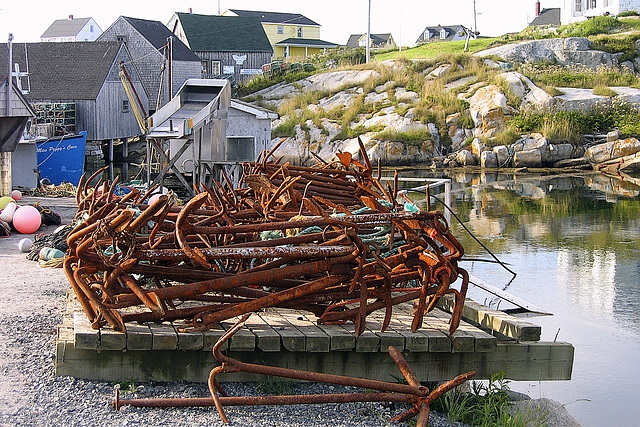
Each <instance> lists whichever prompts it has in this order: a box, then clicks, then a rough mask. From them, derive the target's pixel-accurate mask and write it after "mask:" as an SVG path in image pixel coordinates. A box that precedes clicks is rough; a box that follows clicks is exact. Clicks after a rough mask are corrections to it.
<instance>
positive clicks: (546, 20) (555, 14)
mask: <svg viewBox="0 0 640 427" xmlns="http://www.w3.org/2000/svg"><path fill="white" fill-rule="evenodd" d="M530 25H531V26H536V27H537V26H549V27H559V26H560V8H559V7H553V8H547V9H543V10H542V12H540V13H539V14H538V16H536V18H535V19H534V20H533V21H532V22H531V24H530Z"/></svg>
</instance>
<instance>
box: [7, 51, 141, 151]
mask: <svg viewBox="0 0 640 427" xmlns="http://www.w3.org/2000/svg"><path fill="white" fill-rule="evenodd" d="M6 46H7V45H6V44H3V45H0V69H6V67H7V64H6V59H4V58H6V56H7V55H6V52H7V51H6V49H7V47H6ZM26 58H28V61H27V60H26ZM13 62H14V66H16V64H17V66H18V67H19V69H20V70H25V71H28V74H29V76H28V80H23V81H22V83H21V86H22V90H23V92H25V96H26V97H27V99H28V100H29V101H30V103H31V105H32V106H33V107H34V110H35V113H36V117H35V119H34V121H33V125H34V126H36V127H37V125H51V124H52V125H53V127H54V133H55V134H58V135H61V134H73V133H78V132H80V131H86V132H87V140H94V141H96V140H100V141H106V140H114V139H120V138H130V137H134V136H137V135H139V134H140V128H139V127H138V123H137V121H136V118H135V117H134V113H133V110H132V106H131V104H130V101H129V98H128V97H127V93H126V92H125V89H124V86H123V84H122V81H121V79H120V76H119V72H120V68H119V63H120V62H123V63H125V64H129V63H130V62H131V56H130V55H129V53H128V52H127V50H126V49H125V48H124V46H123V45H122V44H120V43H117V42H91V43H88V42H69V43H26V44H25V43H14V44H13ZM128 72H129V76H130V77H131V80H132V85H133V87H134V88H135V90H136V92H137V94H138V96H139V97H140V98H141V101H142V102H143V103H147V102H148V99H147V96H146V93H145V91H144V90H143V87H142V83H141V81H140V77H139V76H138V73H137V71H136V70H135V68H134V67H131V68H130V69H128Z"/></svg>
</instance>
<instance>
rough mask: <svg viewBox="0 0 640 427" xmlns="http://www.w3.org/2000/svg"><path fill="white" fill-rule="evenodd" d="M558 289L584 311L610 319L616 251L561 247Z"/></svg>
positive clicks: (614, 292)
mask: <svg viewBox="0 0 640 427" xmlns="http://www.w3.org/2000/svg"><path fill="white" fill-rule="evenodd" d="M557 264H558V266H557V276H556V277H557V279H556V280H557V284H558V292H560V293H564V294H566V296H567V297H568V300H569V302H570V303H571V304H574V305H576V306H577V307H580V308H581V309H582V310H584V311H587V312H589V311H591V312H596V313H601V315H602V316H605V317H606V318H607V319H608V320H613V318H614V316H613V311H614V305H615V301H616V254H615V252H613V251H611V250H601V249H598V250H594V251H589V250H569V249H560V250H559V251H558V260H557Z"/></svg>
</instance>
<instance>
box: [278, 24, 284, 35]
mask: <svg viewBox="0 0 640 427" xmlns="http://www.w3.org/2000/svg"><path fill="white" fill-rule="evenodd" d="M277 31H278V34H284V25H278V29H277Z"/></svg>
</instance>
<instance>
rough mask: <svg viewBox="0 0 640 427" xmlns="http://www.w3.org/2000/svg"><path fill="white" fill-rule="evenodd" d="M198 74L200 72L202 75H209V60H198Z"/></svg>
mask: <svg viewBox="0 0 640 427" xmlns="http://www.w3.org/2000/svg"><path fill="white" fill-rule="evenodd" d="M200 74H202V76H203V77H206V76H208V75H209V61H200Z"/></svg>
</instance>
